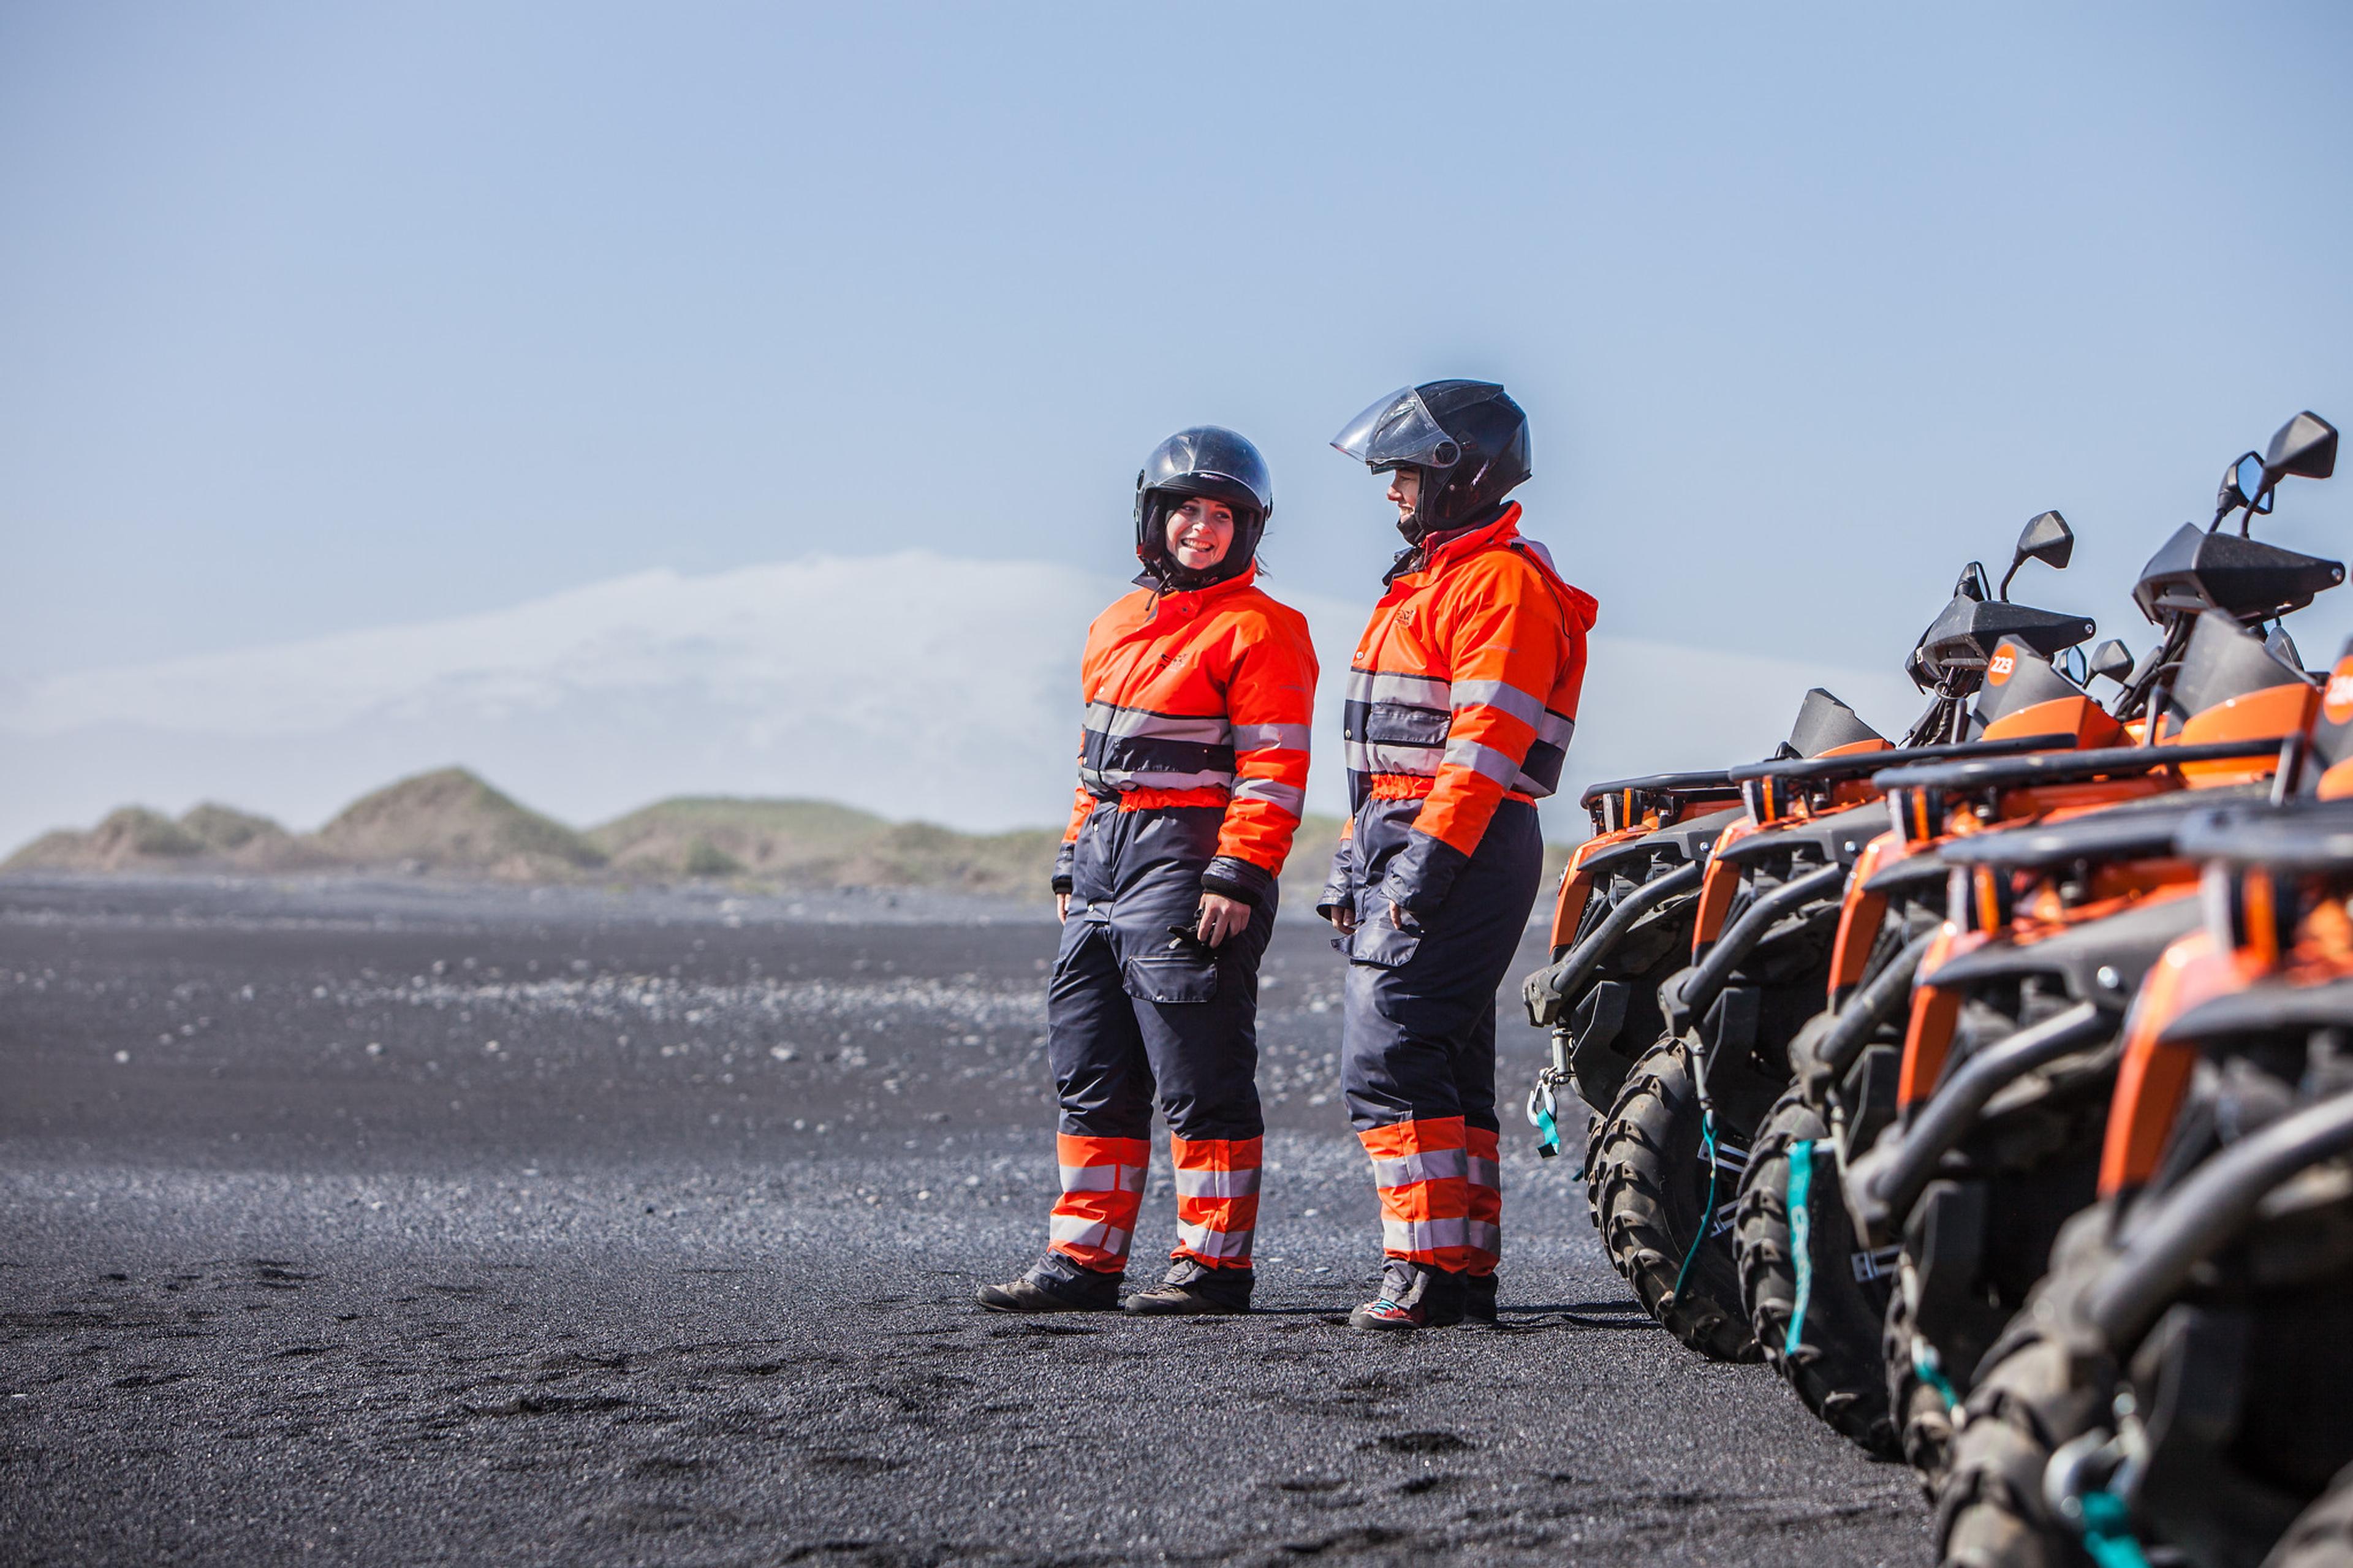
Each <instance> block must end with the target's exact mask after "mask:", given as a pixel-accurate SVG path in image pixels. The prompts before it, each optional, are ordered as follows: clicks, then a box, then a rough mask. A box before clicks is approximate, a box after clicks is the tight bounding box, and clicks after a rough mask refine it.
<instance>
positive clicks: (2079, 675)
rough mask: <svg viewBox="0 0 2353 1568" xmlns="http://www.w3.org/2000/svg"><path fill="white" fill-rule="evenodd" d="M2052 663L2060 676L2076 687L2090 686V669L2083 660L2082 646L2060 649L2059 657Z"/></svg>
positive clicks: (2078, 644) (2079, 644)
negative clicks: (2070, 681)
mask: <svg viewBox="0 0 2353 1568" xmlns="http://www.w3.org/2000/svg"><path fill="white" fill-rule="evenodd" d="M2052 663H2053V664H2055V665H2056V666H2057V667H2058V669H2059V673H2060V674H2062V675H2063V676H2065V677H2066V678H2067V679H2070V680H2072V681H2073V682H2074V683H2075V684H2076V685H2078V686H2089V685H2091V684H2092V667H2091V665H2090V664H2089V663H2088V662H2087V661H2086V660H2085V659H2084V645H2083V644H2081V643H2077V644H2076V645H2075V646H2074V647H2064V648H2061V649H2060V650H2059V657H2058V658H2056V659H2054V660H2052Z"/></svg>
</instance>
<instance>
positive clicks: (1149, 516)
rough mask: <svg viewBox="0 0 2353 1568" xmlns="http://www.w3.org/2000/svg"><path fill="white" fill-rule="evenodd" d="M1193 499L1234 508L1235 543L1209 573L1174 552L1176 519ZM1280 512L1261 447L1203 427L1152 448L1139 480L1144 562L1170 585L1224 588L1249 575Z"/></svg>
mask: <svg viewBox="0 0 2353 1568" xmlns="http://www.w3.org/2000/svg"><path fill="white" fill-rule="evenodd" d="M1186 496H1202V497H1206V498H1207V499H1208V500H1219V501H1223V502H1225V503H1226V505H1228V506H1229V507H1230V508H1232V509H1233V513H1234V542H1233V543H1232V544H1231V545H1229V547H1228V548H1227V550H1226V553H1225V556H1224V558H1223V559H1221V560H1220V561H1219V563H1217V564H1216V565H1214V566H1212V567H1210V568H1209V569H1208V571H1206V572H1188V571H1187V570H1186V569H1185V568H1184V567H1182V566H1180V565H1178V564H1177V563H1176V562H1175V561H1174V560H1172V559H1171V558H1170V557H1169V554H1168V530H1167V521H1168V514H1169V512H1170V511H1171V510H1174V509H1175V508H1176V506H1178V505H1181V504H1182V498H1183V497H1186ZM1172 498H1173V499H1172ZM1273 515H1274V480H1273V479H1271V478H1270V477H1268V474H1267V471H1266V459H1265V458H1261V457H1260V456H1259V452H1258V448H1257V447H1253V446H1251V445H1250V443H1249V442H1248V441H1246V440H1244V439H1243V438H1242V437H1240V436H1237V435H1235V434H1234V433H1233V432H1232V431H1231V430H1226V429H1221V428H1219V426H1215V425H1196V426H1193V427H1192V428H1191V429H1189V430H1179V431H1177V432H1176V434H1175V435H1174V436H1171V437H1168V439H1166V441H1163V442H1161V443H1160V445H1158V446H1157V447H1154V448H1152V456H1150V457H1148V458H1145V459H1144V467H1143V468H1142V469H1141V470H1140V471H1139V472H1138V473H1137V474H1136V476H1135V554H1136V558H1137V559H1138V560H1140V561H1142V562H1143V563H1144V569H1145V571H1147V572H1149V573H1151V574H1152V575H1153V576H1154V578H1155V579H1156V580H1157V581H1158V582H1159V583H1160V584H1161V585H1162V586H1164V587H1169V588H1198V587H1203V586H1206V585H1207V584H1211V583H1222V582H1224V581H1225V580H1226V579H1227V578H1229V577H1239V576H1240V575H1241V574H1242V573H1244V572H1245V571H1247V570H1249V568H1250V562H1251V561H1252V560H1253V559H1254V558H1255V557H1256V556H1257V554H1258V542H1259V539H1260V537H1261V535H1263V534H1264V533H1265V531H1266V520H1267V519H1268V518H1270V517H1271V516H1273Z"/></svg>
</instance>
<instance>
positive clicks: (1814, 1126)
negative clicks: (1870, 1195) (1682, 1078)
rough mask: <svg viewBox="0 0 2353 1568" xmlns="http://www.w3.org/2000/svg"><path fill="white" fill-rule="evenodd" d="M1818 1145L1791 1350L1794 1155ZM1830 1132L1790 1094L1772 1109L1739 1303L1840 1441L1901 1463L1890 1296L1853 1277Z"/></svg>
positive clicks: (1754, 1166)
mask: <svg viewBox="0 0 2353 1568" xmlns="http://www.w3.org/2000/svg"><path fill="white" fill-rule="evenodd" d="M1806 1139H1813V1140H1816V1141H1817V1147H1816V1149H1815V1151H1814V1154H1813V1162H1814V1164H1813V1178H1812V1193H1813V1196H1812V1200H1811V1202H1810V1203H1809V1204H1808V1205H1807V1210H1808V1217H1809V1228H1810V1231H1811V1233H1812V1244H1811V1246H1810V1248H1809V1250H1810V1252H1811V1254H1812V1257H1813V1281H1812V1286H1811V1289H1810V1290H1809V1292H1808V1294H1807V1300H1806V1320H1805V1323H1804V1325H1803V1327H1802V1330H1801V1337H1800V1339H1799V1344H1798V1347H1797V1349H1796V1350H1795V1351H1794V1352H1789V1351H1788V1350H1787V1349H1786V1347H1787V1345H1788V1338H1789V1315H1790V1313H1791V1312H1792V1311H1793V1310H1795V1307H1796V1304H1797V1299H1798V1270H1797V1267H1796V1263H1795V1254H1794V1252H1793V1250H1792V1244H1791V1237H1790V1234H1789V1202H1788V1200H1789V1149H1790V1146H1791V1145H1792V1144H1794V1143H1798V1142H1802V1141H1804V1140H1806ZM1829 1140H1830V1124H1829V1123H1828V1122H1827V1121H1824V1120H1823V1118H1822V1115H1821V1112H1820V1111H1819V1110H1816V1109H1815V1108H1814V1107H1813V1106H1812V1105H1811V1104H1810V1103H1809V1102H1808V1101H1807V1100H1806V1099H1805V1095H1804V1091H1803V1090H1802V1089H1797V1088H1792V1089H1790V1090H1789V1091H1788V1093H1786V1094H1784V1095H1782V1097H1781V1098H1780V1099H1779V1100H1777V1101H1775V1102H1774V1106H1773V1109H1772V1110H1770V1111H1768V1112H1767V1114H1766V1117H1765V1122H1764V1125H1763V1126H1762V1127H1760V1128H1759V1129H1758V1130H1757V1141H1756V1142H1754V1143H1752V1144H1751V1145H1749V1151H1748V1169H1747V1171H1746V1173H1744V1174H1743V1175H1742V1177H1741V1183H1740V1207H1739V1210H1738V1212H1737V1214H1736V1216H1735V1219H1734V1230H1733V1249H1734V1252H1735V1254H1736V1260H1737V1264H1738V1268H1739V1272H1740V1297H1741V1301H1742V1304H1743V1306H1744V1308H1745V1310H1746V1313H1747V1316H1748V1325H1749V1328H1750V1330H1751V1331H1753V1332H1754V1333H1755V1334H1756V1336H1757V1343H1758V1345H1759V1346H1760V1347H1761V1348H1762V1350H1763V1351H1764V1353H1765V1359H1766V1360H1767V1362H1769V1363H1772V1365H1773V1368H1774V1370H1775V1371H1777V1372H1778V1373H1780V1374H1781V1375H1782V1376H1783V1377H1784V1378H1786V1379H1788V1384H1789V1386H1790V1387H1791V1388H1794V1389H1796V1390H1797V1392H1798V1397H1799V1399H1801V1400H1803V1401H1804V1402H1805V1405H1806V1408H1807V1409H1809V1410H1810V1411H1812V1412H1813V1413H1814V1414H1815V1415H1819V1416H1820V1417H1821V1418H1822V1420H1823V1421H1824V1422H1825V1423H1827V1424H1828V1425H1829V1426H1830V1427H1831V1429H1832V1430H1833V1431H1835V1432H1837V1433H1838V1434H1839V1435H1840V1436H1842V1437H1845V1438H1847V1439H1848V1440H1849V1441H1850V1442H1852V1443H1854V1444H1856V1445H1858V1446H1859V1447H1862V1448H1864V1449H1866V1450H1868V1451H1869V1452H1871V1453H1873V1454H1876V1455H1878V1456H1879V1457H1880V1458H1888V1459H1893V1458H1899V1457H1900V1452H1899V1450H1898V1448H1897V1447H1896V1441H1895V1423H1894V1420H1893V1419H1892V1418H1891V1417H1890V1416H1889V1415H1888V1409H1887V1366H1886V1363H1885V1361H1884V1360H1883V1356H1882V1347H1881V1339H1882V1335H1883V1332H1884V1329H1885V1322H1886V1315H1887V1300H1886V1297H1887V1292H1886V1288H1885V1287H1884V1286H1883V1285H1882V1286H1878V1287H1876V1288H1874V1287H1873V1285H1870V1284H1866V1283H1864V1282H1863V1281H1862V1280H1859V1279H1856V1278H1855V1276H1854V1266H1853V1255H1854V1251H1855V1245H1854V1228H1853V1223H1852V1221H1851V1220H1850V1219H1849V1218H1848V1217H1847V1212H1846V1204H1845V1201H1844V1199H1843V1198H1842V1197H1841V1194H1840V1193H1839V1189H1838V1163H1837V1159H1836V1156H1835V1155H1834V1153H1833V1152H1832V1151H1831V1147H1830V1142H1829Z"/></svg>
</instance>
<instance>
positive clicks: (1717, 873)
mask: <svg viewBox="0 0 2353 1568" xmlns="http://www.w3.org/2000/svg"><path fill="white" fill-rule="evenodd" d="M1755 832H1757V819H1756V818H1755V817H1753V816H1743V817H1739V818H1736V820H1734V821H1731V822H1728V823H1726V824H1725V826H1724V831H1723V832H1721V833H1719V834H1717V835H1716V836H1715V848H1714V849H1713V850H1711V851H1709V853H1708V858H1707V870H1706V871H1705V872H1704V873H1703V874H1702V875H1701V877H1700V881H1699V910H1698V911H1697V914H1696V917H1695V921H1696V923H1695V924H1694V926H1693V928H1692V956H1693V957H1694V959H1695V958H1697V957H1698V956H1699V954H1700V953H1701V952H1702V951H1704V949H1705V948H1706V946H1707V944H1708V943H1710V942H1714V941H1715V939H1716V938H1717V937H1718V936H1720V935H1722V934H1723V931H1724V917H1725V915H1727V914H1729V913H1731V912H1732V895H1733V894H1734V893H1736V892H1737V891H1738V890H1739V889H1740V868H1739V867H1737V866H1730V865H1726V864H1725V861H1724V858H1723V857H1724V852H1725V850H1726V849H1729V848H1731V847H1733V846H1734V845H1736V844H1737V843H1739V842H1740V841H1741V840H1742V839H1744V838H1746V837H1748V836H1749V835H1750V834H1752V833H1755Z"/></svg>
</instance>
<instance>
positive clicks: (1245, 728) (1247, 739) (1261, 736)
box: [1233, 724, 1311, 752]
mask: <svg viewBox="0 0 2353 1568" xmlns="http://www.w3.org/2000/svg"><path fill="white" fill-rule="evenodd" d="M1233 731H1234V750H1235V751H1237V752H1268V751H1273V752H1304V751H1306V750H1308V749H1309V747H1308V741H1309V739H1310V736H1311V731H1309V730H1308V727H1307V726H1306V725H1304V724H1236V725H1235V726H1234V727H1233Z"/></svg>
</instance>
